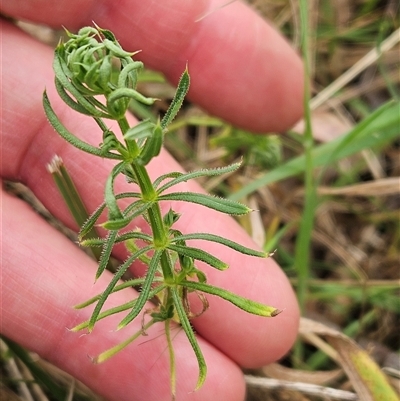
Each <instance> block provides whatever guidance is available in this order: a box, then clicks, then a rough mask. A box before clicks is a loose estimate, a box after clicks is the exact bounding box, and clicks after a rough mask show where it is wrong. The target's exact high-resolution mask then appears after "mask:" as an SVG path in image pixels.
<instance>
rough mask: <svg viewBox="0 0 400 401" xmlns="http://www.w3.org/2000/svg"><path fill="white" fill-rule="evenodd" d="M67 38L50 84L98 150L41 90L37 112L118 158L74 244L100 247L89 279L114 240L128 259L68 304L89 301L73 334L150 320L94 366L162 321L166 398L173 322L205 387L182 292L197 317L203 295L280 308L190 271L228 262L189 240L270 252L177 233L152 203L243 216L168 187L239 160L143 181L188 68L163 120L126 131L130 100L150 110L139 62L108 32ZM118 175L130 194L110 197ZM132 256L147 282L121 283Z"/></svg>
mask: <svg viewBox="0 0 400 401" xmlns="http://www.w3.org/2000/svg"><path fill="white" fill-rule="evenodd" d="M67 35H68V37H69V39H68V40H67V41H66V42H65V43H63V42H60V43H59V45H58V46H57V48H56V50H55V57H54V63H53V68H54V72H55V86H56V89H57V92H58V94H59V96H60V97H61V99H62V100H63V101H64V102H65V103H66V104H67V105H68V106H69V107H71V108H72V109H73V110H75V111H77V112H79V113H82V114H84V115H86V116H88V118H93V119H94V121H95V122H96V123H97V125H98V127H99V131H100V132H101V133H102V140H101V141H102V142H101V144H100V145H99V146H98V147H95V146H92V145H90V144H89V143H86V142H84V141H82V140H81V139H79V138H78V137H76V136H75V135H74V134H72V133H71V132H69V131H68V130H67V128H66V127H65V126H64V125H63V124H62V123H61V121H60V120H59V118H58V117H57V115H56V114H55V112H54V110H53V108H52V106H51V104H50V101H49V99H48V96H47V94H46V92H45V93H44V95H43V105H44V110H45V113H46V115H47V118H48V120H49V122H50V124H51V125H52V126H53V127H54V129H55V130H56V131H57V132H58V134H59V135H61V137H63V138H64V139H65V140H66V141H68V142H69V143H70V144H72V145H73V146H75V147H76V148H78V149H80V150H82V151H83V152H87V153H90V154H92V155H95V156H98V157H99V158H102V159H103V158H106V159H112V160H114V161H115V162H116V163H115V165H114V167H113V168H112V170H111V171H110V174H109V176H108V179H107V181H106V184H105V188H104V200H103V202H102V203H101V204H100V205H99V207H98V208H97V209H96V210H95V211H94V212H93V214H92V215H91V216H90V217H89V219H88V220H87V221H86V222H85V223H84V224H83V225H82V227H81V229H80V233H79V240H80V244H81V245H83V246H90V247H100V248H101V249H102V251H101V256H100V259H99V262H98V269H97V273H96V279H97V278H99V277H100V275H101V274H102V273H103V272H104V270H105V269H106V267H107V265H108V263H109V259H110V257H111V254H112V251H113V248H114V246H115V245H116V244H119V243H124V244H125V246H126V249H127V251H128V255H129V256H128V257H127V259H126V260H125V261H124V262H123V263H121V264H120V266H119V268H118V270H117V272H116V273H115V275H114V276H113V278H112V280H111V281H110V283H109V284H108V286H107V288H106V289H105V290H104V291H103V292H102V293H101V294H99V295H98V296H96V297H94V298H92V299H90V300H88V301H86V302H84V303H82V304H80V305H77V306H76V308H84V307H86V306H88V305H92V304H95V307H94V311H93V313H92V315H91V318H90V319H89V320H88V321H85V322H83V323H81V324H79V325H78V326H76V327H74V328H73V330H74V331H78V330H87V331H88V332H91V331H92V330H93V329H94V327H95V325H96V323H97V322H98V321H99V320H101V319H104V318H106V317H107V316H110V315H112V314H115V313H121V312H123V311H125V312H126V314H125V316H124V318H123V319H122V320H121V322H120V323H119V325H118V327H117V329H122V328H123V327H125V326H126V325H128V324H129V323H130V322H132V321H133V320H134V319H135V318H137V317H138V315H139V314H141V313H142V314H143V316H144V314H146V315H149V319H148V322H146V323H145V319H143V324H142V329H141V330H139V331H138V332H137V333H135V334H134V335H133V336H132V337H131V338H129V339H128V340H125V341H124V342H122V343H120V344H118V345H116V346H115V347H113V348H111V349H109V350H106V351H104V352H103V353H101V354H100V355H98V356H97V357H95V358H94V362H95V363H100V362H104V361H105V360H107V359H108V358H110V357H112V356H113V355H114V354H116V353H117V352H119V351H121V350H122V349H123V348H125V347H126V346H127V345H129V344H130V343H131V342H132V341H134V340H135V339H137V338H138V337H140V336H141V335H142V334H143V333H145V331H146V330H148V329H149V328H150V327H151V326H153V325H154V324H156V323H157V324H158V323H162V324H164V327H165V335H166V339H167V344H168V349H169V356H170V371H171V373H170V377H171V391H172V396H173V398H174V395H175V383H176V372H175V357H174V350H173V345H172V339H171V334H170V333H171V332H170V329H171V327H170V326H171V323H172V322H174V323H179V324H180V325H181V327H182V329H183V330H184V332H185V334H186V336H187V338H188V340H189V342H190V344H191V346H192V348H193V351H194V354H195V356H196V358H197V361H198V366H199V376H198V381H197V386H196V389H198V388H200V387H201V386H202V385H203V383H204V381H205V379H206V374H207V365H206V361H205V359H204V357H203V354H202V351H201V349H200V346H199V344H198V342H197V340H196V336H195V334H194V332H193V329H192V327H191V324H190V320H191V319H192V318H194V317H195V316H196V314H195V313H194V312H192V311H191V308H190V303H189V301H188V297H189V294H191V293H195V294H197V295H198V297H199V299H200V300H201V303H202V305H203V308H202V312H201V313H203V312H205V311H206V309H207V306H208V303H207V297H206V295H207V294H212V295H215V296H218V297H221V298H223V299H225V300H226V301H229V302H231V303H232V304H234V305H236V306H237V307H239V308H241V309H243V310H244V311H246V312H249V313H252V314H255V315H260V316H265V317H273V316H276V315H277V314H278V313H279V312H280V311H279V310H278V309H276V308H274V307H271V306H266V305H263V304H260V303H258V302H254V301H252V300H250V299H246V298H243V297H240V296H238V295H235V294H233V293H231V292H229V291H226V290H224V289H222V288H219V287H215V286H213V285H211V284H209V283H207V277H206V275H205V273H204V272H202V271H201V270H199V269H198V267H197V262H198V261H202V262H204V263H206V264H208V265H210V266H212V267H213V268H215V269H218V270H225V269H227V268H228V265H227V264H226V263H225V262H223V261H222V260H220V259H219V258H217V257H216V256H214V255H212V254H210V253H208V252H206V251H205V250H203V249H199V248H195V247H192V246H190V245H188V244H187V242H189V241H190V240H204V241H211V242H217V243H219V244H222V245H224V246H226V247H228V248H231V249H232V250H233V251H237V252H241V253H243V254H246V255H249V256H255V257H267V256H269V255H268V254H266V253H264V252H260V251H256V250H253V249H250V248H247V247H244V246H242V245H240V244H238V243H236V242H233V241H231V240H229V239H226V238H223V237H221V236H218V235H215V234H209V233H206V232H205V233H183V232H181V231H179V230H178V229H176V228H175V223H176V222H177V220H178V219H179V217H180V215H179V214H178V213H176V212H175V211H174V210H172V209H170V210H169V211H168V212H167V213H165V214H164V215H163V214H162V212H161V208H160V204H161V203H162V202H165V201H182V202H192V203H196V204H199V205H202V206H204V207H207V208H211V209H214V210H216V211H218V212H221V213H226V214H230V215H242V214H245V213H248V212H249V211H250V209H249V208H248V207H246V206H245V205H243V204H240V203H238V202H234V201H231V200H228V199H222V198H217V197H214V196H212V195H205V194H198V193H193V192H171V190H170V189H171V188H173V187H174V186H175V185H177V184H179V183H181V182H185V181H188V180H191V179H195V178H198V177H204V176H215V175H221V174H225V173H229V172H232V171H234V170H236V169H237V168H239V164H233V165H230V166H227V167H222V168H218V169H204V170H199V171H194V172H189V173H181V172H169V173H167V174H163V175H161V176H159V177H158V178H157V179H155V180H154V181H152V180H151V179H150V177H149V174H148V172H147V169H146V166H147V165H148V163H149V162H150V161H151V160H152V159H153V158H155V157H157V156H158V155H159V153H160V151H161V148H162V146H163V138H164V135H165V134H166V132H167V130H168V125H169V124H170V123H171V121H172V120H173V119H174V118H175V116H176V115H177V113H178V111H179V109H180V107H181V105H182V102H183V100H184V97H185V95H186V93H187V91H188V89H189V80H190V79H189V74H188V71H187V69H186V70H185V71H184V72H183V74H182V76H181V78H180V81H179V84H178V87H177V90H176V93H175V96H174V98H173V100H172V102H171V105H170V106H169V108H168V110H167V112H166V113H165V115H164V117H163V118H162V119H159V120H158V121H157V122H152V121H150V120H143V121H141V122H139V123H138V124H136V125H134V126H130V125H129V123H128V120H127V118H126V115H127V113H128V112H129V111H128V107H129V103H130V102H131V100H134V101H136V102H139V103H141V104H144V105H151V104H153V103H154V101H155V100H156V99H153V98H149V97H146V96H144V95H142V94H141V93H139V92H138V91H137V89H136V86H137V79H138V73H139V71H140V70H141V69H142V68H143V64H142V63H141V62H140V61H134V60H133V59H132V56H134V55H135V53H129V52H127V51H125V50H123V49H122V48H121V46H120V44H119V43H118V41H117V40H116V38H115V36H114V34H113V33H112V32H110V31H109V30H106V29H101V28H99V27H98V26H94V27H85V28H82V29H81V30H80V31H79V32H78V33H77V34H73V33H70V32H67ZM107 120H115V121H116V122H117V124H118V127H119V129H120V131H121V134H122V136H121V138H122V139H118V138H117V136H116V135H115V133H114V132H113V131H112V130H110V129H109V128H108V126H107V123H106V121H107ZM121 175H122V176H125V177H126V179H127V180H128V182H130V183H132V191H131V192H123V193H116V192H115V187H114V183H115V180H116V178H117V177H118V176H121ZM167 190H169V191H167ZM120 199H125V200H128V205H127V206H126V207H125V208H124V209H121V208H120V206H119V202H118V201H119V200H120ZM103 212H106V213H107V216H108V217H107V221H105V222H103V223H101V224H99V222H98V221H99V218H100V217H101V216H102V215H103ZM138 217H142V218H144V220H145V221H146V222H147V224H148V226H149V232H150V234H147V233H144V232H141V231H140V230H138V229H137V228H134V229H132V228H131V227H132V224H130V223H132V222H134V221H135V219H136V218H138ZM97 224H99V225H100V226H101V227H103V228H104V229H105V230H106V231H107V235H106V236H105V237H104V238H91V237H90V238H89V237H88V233H89V232H93V231H92V229H93V228H94V227H95V226H96V225H97ZM137 260H141V261H143V262H145V263H146V264H147V272H146V274H145V276H144V277H139V278H136V279H133V280H129V281H125V282H121V278H122V276H123V275H124V273H125V272H126V271H127V270H128V269H129V268H130V266H131V265H132V263H134V262H135V261H137ZM137 286H140V287H141V291H140V293H139V295H138V296H137V298H135V299H132V300H131V301H130V302H128V303H126V304H124V305H120V306H118V307H114V308H111V309H108V310H103V306H104V303H105V302H106V300H107V298H108V297H109V296H110V295H111V294H112V293H114V292H116V291H120V290H122V289H124V288H127V287H137ZM150 300H151V301H152V302H153V305H154V306H153V308H152V310H151V311H148V310H144V307H145V304H146V302H147V301H150ZM154 300H156V301H154ZM197 315H198V314H197Z"/></svg>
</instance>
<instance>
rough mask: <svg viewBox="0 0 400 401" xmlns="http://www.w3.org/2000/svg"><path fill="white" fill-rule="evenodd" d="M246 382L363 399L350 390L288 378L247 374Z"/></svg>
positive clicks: (346, 399)
mask: <svg viewBox="0 0 400 401" xmlns="http://www.w3.org/2000/svg"><path fill="white" fill-rule="evenodd" d="M245 379H246V383H247V384H248V385H250V386H257V387H262V388H265V389H285V390H292V391H297V392H300V393H302V394H307V395H314V396H318V397H324V398H325V399H328V400H343V401H359V400H360V401H361V400H362V399H361V398H359V397H358V396H357V395H356V394H354V393H352V392H350V391H344V390H336V389H334V388H330V387H322V386H317V385H315V384H309V383H300V382H290V381H286V380H277V379H268V378H266V377H254V376H248V375H247V376H245Z"/></svg>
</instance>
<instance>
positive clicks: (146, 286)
mask: <svg viewBox="0 0 400 401" xmlns="http://www.w3.org/2000/svg"><path fill="white" fill-rule="evenodd" d="M162 252H163V251H160V250H156V251H155V252H154V255H153V257H152V259H151V261H150V264H149V269H148V271H147V274H146V278H145V281H144V283H143V287H142V290H141V292H140V295H139V298H138V300H137V302H136V304H135V306H134V307H133V308H132V310H131V311H130V312H129V313H128V315H127V316H125V318H124V319H122V321H121V323H120V324H119V325H118V327H117V330H120V329H122V328H123V327H125V326H126V325H127V324H129V323H130V322H131V321H132V320H133V319H135V317H136V316H137V315H138V314H139V313H140V311H141V310H142V309H143V307H144V304H145V303H146V301H147V300H148V299H149V293H150V289H151V285H152V283H153V279H154V276H155V274H156V271H157V268H158V265H159V262H160V258H161V254H162Z"/></svg>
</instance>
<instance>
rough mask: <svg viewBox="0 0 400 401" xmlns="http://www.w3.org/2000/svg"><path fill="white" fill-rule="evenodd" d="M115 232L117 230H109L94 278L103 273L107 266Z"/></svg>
mask: <svg viewBox="0 0 400 401" xmlns="http://www.w3.org/2000/svg"><path fill="white" fill-rule="evenodd" d="M117 234H118V231H110V232H109V234H108V236H107V239H106V242H105V244H104V246H103V250H102V252H101V256H100V260H99V266H98V267H97V272H96V280H97V279H98V278H99V277H100V276H101V275H102V274H103V272H104V270H105V269H106V267H107V264H108V261H109V260H110V256H111V252H112V249H113V247H114V243H115V239H116V238H117Z"/></svg>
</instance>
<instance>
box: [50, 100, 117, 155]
mask: <svg viewBox="0 0 400 401" xmlns="http://www.w3.org/2000/svg"><path fill="white" fill-rule="evenodd" d="M43 108H44V111H45V113H46V117H47V118H48V120H49V123H50V124H51V126H52V127H53V128H54V129H55V130H56V131H57V132H58V134H59V135H60V136H61V137H62V138H63V139H65V140H66V141H67V142H69V143H70V144H71V145H73V146H75V147H76V148H78V149H80V150H82V151H84V152H86V153H90V154H92V155H95V156H101V157H105V158H107V159H114V160H120V159H121V156H120V155H117V154H114V153H110V152H103V151H102V150H101V149H99V148H96V147H94V146H92V145H90V144H88V143H86V142H84V141H82V140H81V139H79V138H77V137H76V136H75V135H73V134H71V133H70V132H69V131H68V130H67V129H66V128H65V127H64V125H63V124H62V123H61V121H60V120H59V119H58V117H57V115H56V114H55V113H54V110H53V108H52V107H51V105H50V101H49V98H48V96H47V93H46V92H44V93H43Z"/></svg>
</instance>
